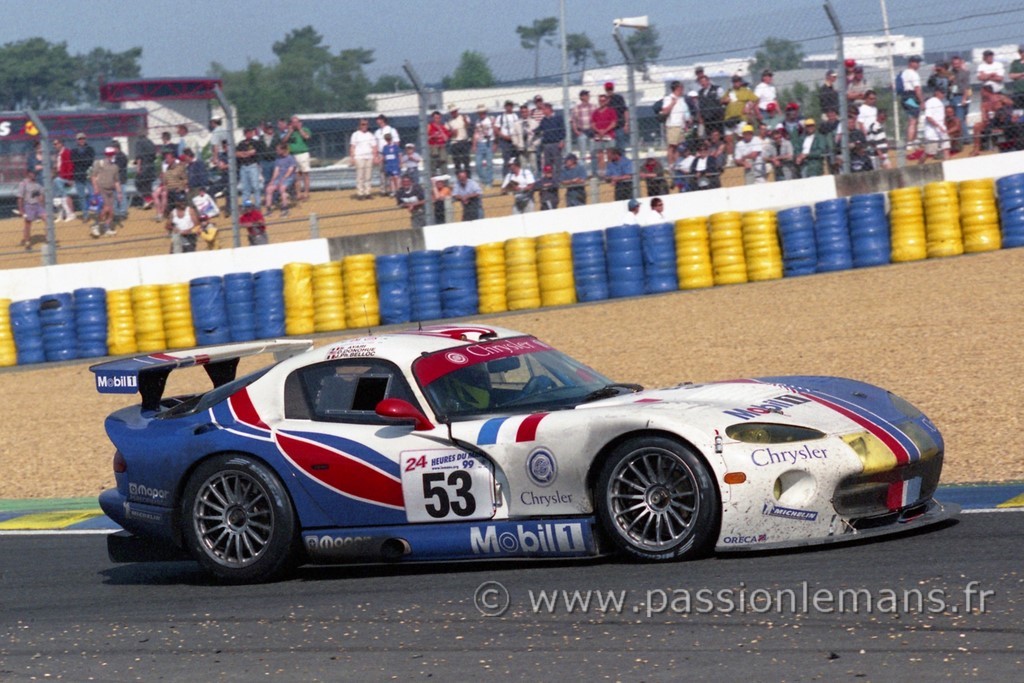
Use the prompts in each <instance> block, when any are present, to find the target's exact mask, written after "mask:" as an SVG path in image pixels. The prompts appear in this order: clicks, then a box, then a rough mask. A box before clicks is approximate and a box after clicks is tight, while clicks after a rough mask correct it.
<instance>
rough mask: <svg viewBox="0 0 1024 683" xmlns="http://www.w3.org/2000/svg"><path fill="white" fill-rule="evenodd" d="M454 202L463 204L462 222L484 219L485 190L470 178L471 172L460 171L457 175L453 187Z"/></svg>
mask: <svg viewBox="0 0 1024 683" xmlns="http://www.w3.org/2000/svg"><path fill="white" fill-rule="evenodd" d="M451 191H452V195H451V196H452V201H456V202H459V203H460V204H462V220H463V221H475V220H477V219H478V218H483V217H484V210H483V203H482V199H481V197H483V192H484V191H483V188H481V187H480V183H478V182H477V181H475V180H473V179H472V178H470V177H469V171H468V170H466V169H464V168H463V169H460V170H459V172H458V173H456V174H455V185H454V186H453V187H452V190H451Z"/></svg>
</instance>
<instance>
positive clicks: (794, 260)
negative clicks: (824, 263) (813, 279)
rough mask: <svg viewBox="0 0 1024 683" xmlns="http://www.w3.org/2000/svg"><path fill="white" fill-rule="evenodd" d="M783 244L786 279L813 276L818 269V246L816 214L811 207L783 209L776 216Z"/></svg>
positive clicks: (783, 266) (783, 267)
mask: <svg viewBox="0 0 1024 683" xmlns="http://www.w3.org/2000/svg"><path fill="white" fill-rule="evenodd" d="M776 218H777V219H778V225H779V241H780V242H781V244H782V272H783V275H784V276H785V277H797V276H800V275H813V274H814V273H815V272H817V268H818V244H817V241H816V240H815V233H814V212H813V211H811V207H809V206H797V207H794V208H792V209H783V210H782V211H779V212H778V213H777V214H776Z"/></svg>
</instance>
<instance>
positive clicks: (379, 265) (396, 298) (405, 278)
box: [376, 254, 412, 325]
mask: <svg viewBox="0 0 1024 683" xmlns="http://www.w3.org/2000/svg"><path fill="white" fill-rule="evenodd" d="M376 271H377V298H378V305H379V306H380V322H381V324H382V325H394V324H396V323H407V322H409V321H410V320H412V298H411V295H410V292H409V255H408V254H390V255H387V256H378V257H377V260H376Z"/></svg>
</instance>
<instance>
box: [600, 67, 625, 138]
mask: <svg viewBox="0 0 1024 683" xmlns="http://www.w3.org/2000/svg"><path fill="white" fill-rule="evenodd" d="M604 94H605V95H607V96H608V106H609V107H611V108H612V109H614V110H615V115H616V116H618V120H617V122H616V124H615V146H616V147H618V148H619V149H624V148H625V147H626V144H627V143H628V142H629V140H628V138H629V107H627V106H626V98H624V97H623V96H622V95H620V94H619V93H617V92H615V84H614V83H612V82H611V81H608V82H607V83H605V84H604Z"/></svg>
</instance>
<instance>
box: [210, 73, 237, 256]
mask: <svg viewBox="0 0 1024 683" xmlns="http://www.w3.org/2000/svg"><path fill="white" fill-rule="evenodd" d="M213 93H214V94H215V95H216V96H217V101H218V102H220V106H221V108H222V109H223V110H224V121H225V123H226V124H227V134H228V203H229V204H230V206H231V246H233V247H235V248H236V249H237V248H238V247H240V246H242V234H241V230H240V227H239V225H238V163H237V162H236V160H235V117H234V114H233V113H232V111H231V103H230V102H228V99H227V98H226V97H225V96H224V92H223V91H222V90H221V89H220V86H219V85H218V86H217V87H215V88H214V89H213ZM213 154H214V155H216V154H217V150H216V149H215V150H213Z"/></svg>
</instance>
